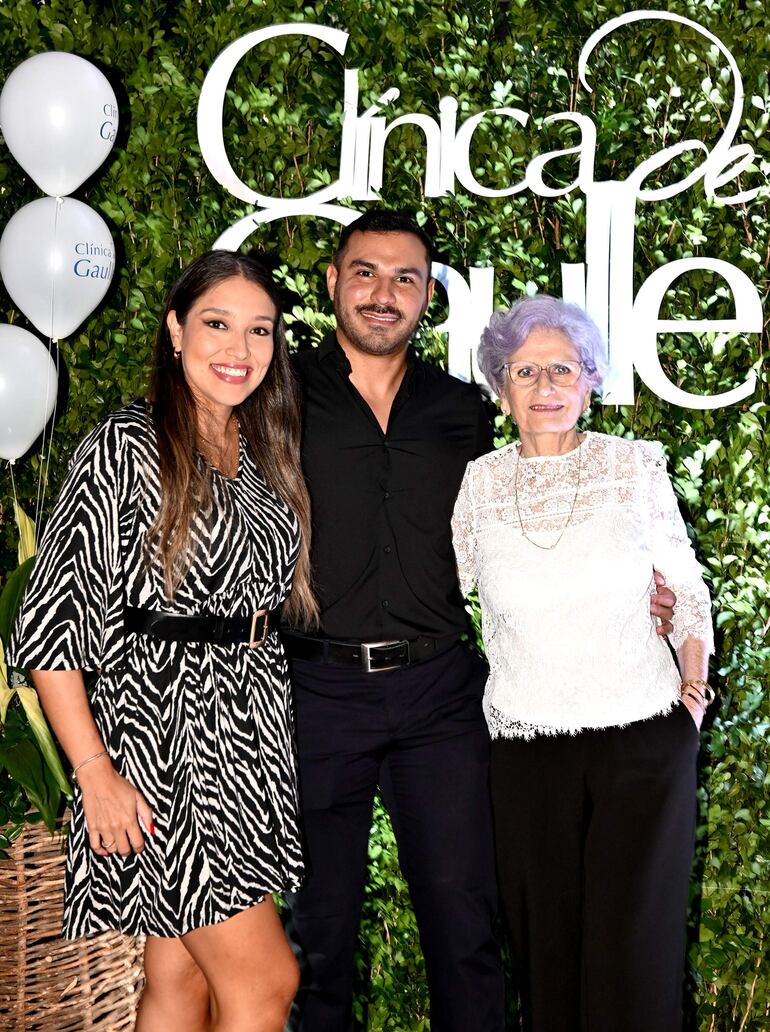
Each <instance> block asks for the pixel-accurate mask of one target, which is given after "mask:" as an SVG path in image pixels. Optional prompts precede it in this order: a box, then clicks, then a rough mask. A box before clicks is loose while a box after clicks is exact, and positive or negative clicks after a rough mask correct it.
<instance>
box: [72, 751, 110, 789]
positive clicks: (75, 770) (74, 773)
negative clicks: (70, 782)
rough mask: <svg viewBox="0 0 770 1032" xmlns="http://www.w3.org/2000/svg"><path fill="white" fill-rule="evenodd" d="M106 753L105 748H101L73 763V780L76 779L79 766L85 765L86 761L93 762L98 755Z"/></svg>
mask: <svg viewBox="0 0 770 1032" xmlns="http://www.w3.org/2000/svg"><path fill="white" fill-rule="evenodd" d="M106 755H107V750H106V749H102V751H101V752H96V753H94V754H93V756H88V757H86V759H85V760H81V761H80V763H77V764H75V766H74V767H73V768H72V776H73V778H74V779H75V781H77V780H78V771H79V770H80V768H81V767H85V765H86V764H87V763H93V761H94V760H98V759H99V757H100V756H106Z"/></svg>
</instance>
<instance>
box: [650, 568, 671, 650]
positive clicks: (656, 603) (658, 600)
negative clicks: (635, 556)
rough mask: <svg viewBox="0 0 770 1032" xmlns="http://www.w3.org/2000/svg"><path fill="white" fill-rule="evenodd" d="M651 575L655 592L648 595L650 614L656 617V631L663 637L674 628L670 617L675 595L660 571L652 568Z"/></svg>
mask: <svg viewBox="0 0 770 1032" xmlns="http://www.w3.org/2000/svg"><path fill="white" fill-rule="evenodd" d="M652 576H653V578H654V579H655V594H654V595H651V596H650V615H651V616H657V617H658V619H659V620H660V626H659V627H658V629H657V633H658V634H660V635H661V636H664V637H665V635H667V634H671V632H672V631H673V629H674V627H673V624H672V623H671V618H672V616H673V615H674V606H675V605H676V595H675V594H674V592H673V591H672V590H671V588H667V587H666V578H665V577H664V576H663V574H662V573H658V571H657V570H653V571H652Z"/></svg>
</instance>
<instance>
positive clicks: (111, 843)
mask: <svg viewBox="0 0 770 1032" xmlns="http://www.w3.org/2000/svg"><path fill="white" fill-rule="evenodd" d="M116 842H117V839H110V841H109V842H102V849H110V848H111V847H112V846H114V845H115V843H116Z"/></svg>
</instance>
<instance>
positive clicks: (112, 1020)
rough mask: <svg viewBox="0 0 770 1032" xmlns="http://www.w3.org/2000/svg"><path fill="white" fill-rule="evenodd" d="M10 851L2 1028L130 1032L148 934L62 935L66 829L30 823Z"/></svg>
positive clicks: (1, 902) (3, 868) (0, 946)
mask: <svg viewBox="0 0 770 1032" xmlns="http://www.w3.org/2000/svg"><path fill="white" fill-rule="evenodd" d="M10 856H11V859H10V860H2V861H0V1032H88V1030H90V1029H98V1030H99V1032H124V1030H125V1032H129V1030H130V1029H133V1027H134V1022H135V1019H136V1007H137V1003H138V1002H139V990H140V989H141V982H142V949H143V942H142V940H141V939H133V938H131V937H129V936H125V935H120V934H119V933H117V932H107V933H105V934H104V935H98V936H93V937H89V938H88V939H76V940H66V939H63V938H62V937H61V934H60V933H61V922H62V885H63V882H64V852H63V849H62V837H61V835H60V834H57V835H55V836H51V834H50V833H49V832H48V831H47V830H46V828H45V827H44V826H43V825H42V824H37V825H32V826H28V827H27V828H25V830H24V832H23V833H22V835H21V836H20V837H19V838H18V839H17V840H16V842H15V843H14V845H13V847H12V849H11V850H10Z"/></svg>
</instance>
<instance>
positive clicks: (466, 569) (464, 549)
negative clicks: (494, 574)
mask: <svg viewBox="0 0 770 1032" xmlns="http://www.w3.org/2000/svg"><path fill="white" fill-rule="evenodd" d="M475 508H476V503H475V499H474V494H473V463H472V462H469V463H468V466H467V467H466V470H465V476H464V477H463V482H462V484H461V485H460V492H459V494H458V495H457V501H456V502H455V508H454V513H453V514H452V542H453V544H454V550H455V558H456V559H457V573H458V576H459V578H460V590H461V591H462V593H463V595H467V594H468V593H469V591H470V590H471V589H472V588H473V586H474V585H475V583H476V577H477V572H478V571H477V569H476V512H475Z"/></svg>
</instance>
